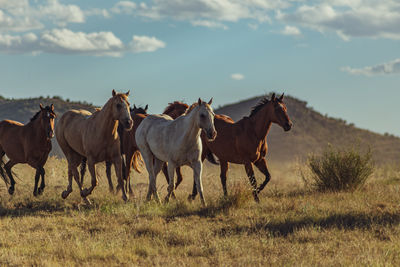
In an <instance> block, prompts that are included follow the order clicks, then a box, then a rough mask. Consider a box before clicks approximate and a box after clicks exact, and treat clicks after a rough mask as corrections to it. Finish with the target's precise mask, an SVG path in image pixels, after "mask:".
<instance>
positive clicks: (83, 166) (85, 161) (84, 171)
mask: <svg viewBox="0 0 400 267" xmlns="http://www.w3.org/2000/svg"><path fill="white" fill-rule="evenodd" d="M86 163H87V159H86V158H83V159H82V162H81V184H82V185H83V180H84V179H83V178H84V177H85V173H86Z"/></svg>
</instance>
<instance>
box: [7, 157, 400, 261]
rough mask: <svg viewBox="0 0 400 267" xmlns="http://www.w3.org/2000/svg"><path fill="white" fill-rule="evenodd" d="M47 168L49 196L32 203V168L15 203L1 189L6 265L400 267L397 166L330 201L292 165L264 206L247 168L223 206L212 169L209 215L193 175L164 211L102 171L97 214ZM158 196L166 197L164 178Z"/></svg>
mask: <svg viewBox="0 0 400 267" xmlns="http://www.w3.org/2000/svg"><path fill="white" fill-rule="evenodd" d="M45 168H46V171H47V181H46V182H47V187H46V189H45V192H44V195H43V196H40V197H38V198H35V197H33V195H32V191H33V176H34V171H33V170H31V169H30V168H29V167H27V166H23V165H18V166H17V167H16V168H15V172H16V173H17V174H18V176H19V177H20V178H19V179H18V180H17V185H16V192H15V195H14V196H12V197H10V196H9V195H8V193H7V190H6V187H5V186H1V187H0V194H1V200H0V265H43V266H60V265H64V266H78V265H79V266H81V265H179V266H180V265H225V266H230V265H232V266H241V265H252V266H259V265H265V264H268V265H296V266H298V265H300V266H301V265H306V266H310V265H331V266H332V265H335V266H336V265H357V266H358V265H399V264H400V227H399V224H400V206H399V205H400V194H399V193H400V168H396V167H393V166H386V167H382V168H380V169H378V170H377V171H376V172H375V174H374V177H373V178H372V179H371V181H370V182H368V183H367V184H366V186H365V187H364V188H363V189H361V190H359V191H356V192H354V193H348V192H344V193H321V192H312V191H308V190H306V189H305V188H304V186H303V185H302V182H301V179H300V178H299V176H298V174H297V173H296V171H295V169H296V168H294V167H293V165H289V164H288V165H279V164H271V166H270V168H271V173H272V180H271V182H270V184H268V186H267V187H266V189H264V191H263V192H262V194H261V197H260V199H261V202H260V204H257V203H255V202H254V201H253V200H252V197H251V194H250V191H249V188H250V187H249V185H248V181H247V178H246V176H245V172H244V170H243V168H242V167H241V166H232V167H231V169H230V171H229V173H228V191H229V193H230V196H229V198H227V199H223V198H221V194H222V190H221V185H220V182H219V173H218V167H216V166H210V165H206V166H205V169H204V174H203V182H204V188H205V196H206V200H207V203H208V206H207V207H205V208H202V207H201V205H200V201H199V200H198V199H196V200H195V201H194V202H192V203H190V202H188V201H187V200H186V198H187V195H188V193H189V192H191V185H192V182H193V178H192V177H191V171H190V170H189V169H188V168H184V182H183V184H182V186H181V187H180V188H179V189H178V191H177V192H176V193H177V198H178V200H177V201H171V202H170V203H168V204H162V205H158V204H156V203H153V202H150V203H146V202H144V197H145V194H146V190H147V187H146V185H147V178H146V176H145V174H141V175H138V174H137V173H135V174H134V184H135V186H134V191H135V198H134V199H131V200H130V201H129V202H128V203H126V204H125V203H123V201H122V200H121V198H120V196H115V195H112V194H110V193H109V192H108V186H107V182H106V179H105V170H104V167H103V166H99V167H98V169H97V172H98V174H99V176H100V178H99V186H98V187H97V188H96V189H95V190H94V192H93V194H92V196H91V198H90V199H91V200H92V202H93V204H92V205H91V206H89V207H88V206H85V205H81V202H80V197H79V193H78V192H77V190H76V186H75V185H74V191H73V192H72V193H71V195H70V197H69V198H68V199H67V200H63V199H61V196H60V195H61V192H62V191H63V190H64V189H65V187H66V184H67V179H66V162H65V161H64V160H58V159H55V158H51V159H49V161H48V163H47V164H46V166H45ZM256 176H257V177H258V178H259V181H260V178H261V174H260V173H259V172H257V173H256ZM86 184H89V177H88V176H87V177H86ZM158 187H159V193H160V195H161V196H165V193H166V183H165V178H164V177H163V176H161V175H160V176H159V178H158Z"/></svg>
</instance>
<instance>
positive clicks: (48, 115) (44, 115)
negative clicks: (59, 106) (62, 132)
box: [39, 104, 56, 139]
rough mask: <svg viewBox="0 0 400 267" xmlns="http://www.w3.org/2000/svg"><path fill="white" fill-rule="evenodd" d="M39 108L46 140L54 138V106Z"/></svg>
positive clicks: (41, 106)
mask: <svg viewBox="0 0 400 267" xmlns="http://www.w3.org/2000/svg"><path fill="white" fill-rule="evenodd" d="M39 106H40V121H41V124H42V127H43V128H44V129H45V132H46V136H47V138H49V139H51V138H53V137H54V119H55V118H56V113H55V112H54V105H53V104H51V105H50V106H46V107H43V105H42V104H39Z"/></svg>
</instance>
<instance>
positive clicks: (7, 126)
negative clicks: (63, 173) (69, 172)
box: [0, 104, 56, 196]
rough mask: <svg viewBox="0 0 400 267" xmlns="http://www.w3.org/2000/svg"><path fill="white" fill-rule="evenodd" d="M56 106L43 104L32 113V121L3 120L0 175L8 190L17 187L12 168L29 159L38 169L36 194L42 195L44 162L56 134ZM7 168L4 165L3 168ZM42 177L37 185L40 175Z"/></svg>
mask: <svg viewBox="0 0 400 267" xmlns="http://www.w3.org/2000/svg"><path fill="white" fill-rule="evenodd" d="M55 117H56V114H55V113H54V106H53V104H51V105H50V106H46V107H43V106H42V104H40V110H39V112H37V113H36V114H35V116H33V117H32V118H31V120H30V122H29V123H27V124H26V125H23V124H22V123H19V122H16V121H11V120H4V121H2V122H0V176H1V177H2V178H3V179H4V181H5V182H6V184H8V183H9V181H8V179H7V177H6V174H5V173H4V169H5V172H6V173H7V176H8V178H9V179H10V183H11V184H10V187H9V189H8V193H9V194H10V195H12V194H13V193H14V190H15V180H14V177H13V175H12V171H11V168H12V167H13V166H14V165H15V164H18V163H27V164H29V165H30V166H31V167H33V168H35V169H36V174H35V187H34V189H33V195H34V196H37V195H41V194H42V193H43V190H44V188H45V186H46V185H45V180H44V175H45V171H44V168H43V166H44V164H45V163H46V161H47V157H48V155H49V153H50V150H51V138H52V137H53V136H54V118H55ZM4 155H7V157H8V158H9V161H8V162H7V163H6V164H5V165H4V162H3V157H4ZM3 165H4V166H3ZM3 168H4V169H3ZM40 177H42V181H41V183H40V187H39V189H38V183H39V179H40Z"/></svg>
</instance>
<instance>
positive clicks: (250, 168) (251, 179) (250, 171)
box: [244, 162, 260, 202]
mask: <svg viewBox="0 0 400 267" xmlns="http://www.w3.org/2000/svg"><path fill="white" fill-rule="evenodd" d="M244 166H245V169H246V174H247V177H248V178H249V182H250V185H251V187H253V197H254V200H255V201H256V202H260V199H259V198H258V195H257V181H256V177H255V176H254V170H253V166H252V165H251V163H250V162H248V163H246V164H245V165H244Z"/></svg>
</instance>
